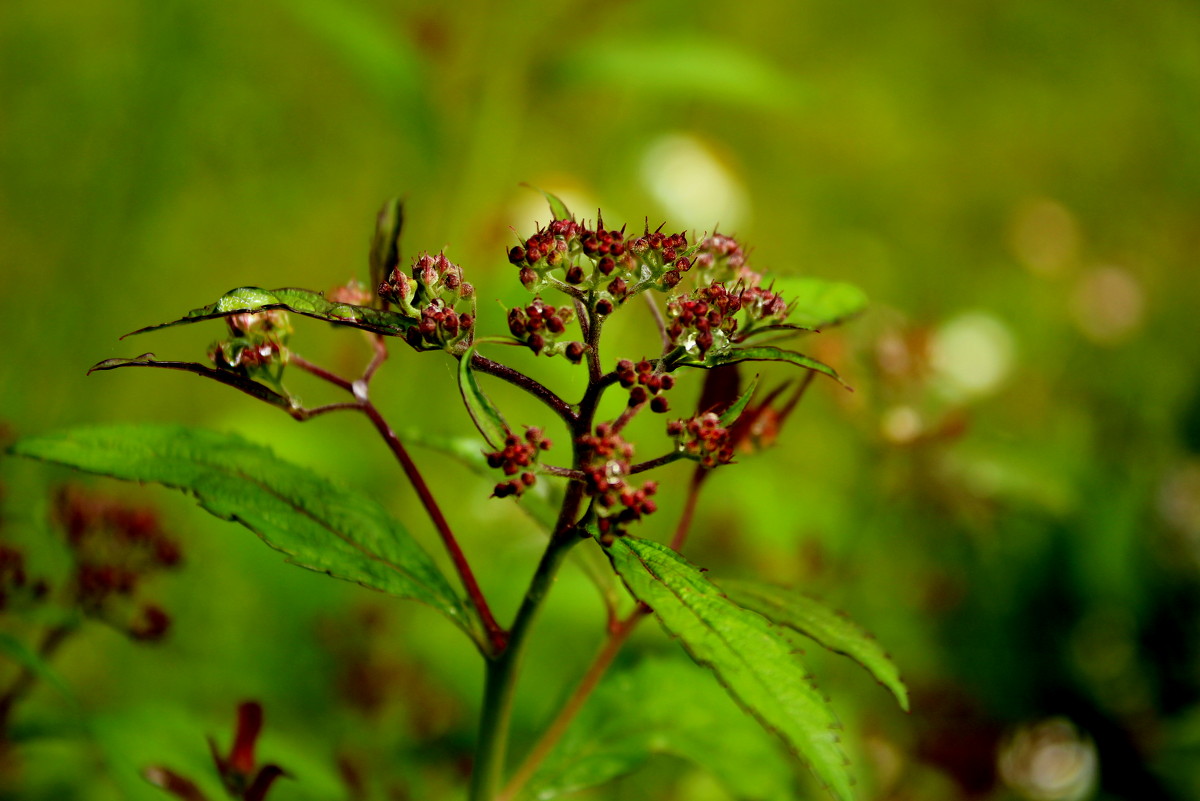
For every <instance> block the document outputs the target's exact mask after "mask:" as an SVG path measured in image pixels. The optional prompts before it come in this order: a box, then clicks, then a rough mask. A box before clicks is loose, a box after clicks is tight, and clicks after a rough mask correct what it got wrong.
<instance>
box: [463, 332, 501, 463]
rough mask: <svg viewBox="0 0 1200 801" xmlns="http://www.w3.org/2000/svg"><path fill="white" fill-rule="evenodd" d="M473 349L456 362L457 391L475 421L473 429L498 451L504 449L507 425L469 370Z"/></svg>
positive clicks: (473, 356) (473, 346)
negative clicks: (477, 430)
mask: <svg viewBox="0 0 1200 801" xmlns="http://www.w3.org/2000/svg"><path fill="white" fill-rule="evenodd" d="M475 348H476V345H472V346H471V347H469V348H467V350H466V352H465V353H463V355H462V358H460V359H459V360H458V390H459V392H461V393H462V399H463V403H464V404H466V406H467V412H469V413H470V415H471V419H472V420H474V421H475V427H476V428H477V429H479V433H480V434H483V438H484V439H485V440H487V443H488V445H490V446H492V448H493V449H495V450H499V449H500V448H503V447H504V440H505V438H506V437H507V436H508V431H509V428H508V424H507V423H505V422H504V417H503V416H501V414H500V410H499V409H497V408H496V405H495V404H494V403H492V401H491V400H490V399H489V398H488V396H487V395H484V394H483V390H481V389H480V388H479V382H478V381H476V380H475V371H474V370H473V369H472V368H471V361H472V360H473V359H474V358H475Z"/></svg>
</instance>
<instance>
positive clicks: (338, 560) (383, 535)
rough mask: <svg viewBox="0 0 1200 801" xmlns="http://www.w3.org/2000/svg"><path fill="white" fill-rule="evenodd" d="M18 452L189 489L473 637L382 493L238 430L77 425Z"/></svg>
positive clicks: (282, 547)
mask: <svg viewBox="0 0 1200 801" xmlns="http://www.w3.org/2000/svg"><path fill="white" fill-rule="evenodd" d="M11 450H12V452H13V453H15V454H17V455H20V456H29V457H32V458H35V459H41V460H43V461H47V462H52V463H54V464H61V465H66V466H68V467H74V468H76V469H77V470H84V471H86V472H90V473H98V474H100V475H106V476H112V477H114V478H120V479H124V480H126V481H139V482H154V483H158V484H162V485H164V486H167V487H172V488H174V489H179V490H183V491H184V492H187V493H189V494H190V495H193V496H195V498H196V499H197V500H198V501H199V502H200V506H201V507H202V508H203V509H204V510H205V511H208V512H210V513H212V514H213V515H216V516H217V517H219V518H221V519H223V520H230V521H233V522H236V523H241V524H242V525H243V526H245V527H246V528H248V529H250V530H251V531H253V532H254V533H255V534H257V535H258V536H259V537H261V538H262V540H263V541H264V542H266V543H267V544H268V545H270V546H271V547H272V548H275V549H276V550H279V551H282V552H283V553H285V554H287V555H288V561H290V562H292V563H293V564H296V565H299V566H301V567H306V568H308V569H310V570H316V571H318V572H322V573H328V574H329V575H331V576H333V577H335V578H340V579H345V580H347V581H353V582H356V583H358V584H361V585H363V586H364V587H370V588H371V589H376V590H381V591H383V592H386V593H388V594H390V595H394V596H396V597H399V598H410V599H413V600H416V601H420V602H422V603H425V604H428V605H429V606H432V607H433V608H434V609H437V610H438V611H440V612H442V613H443V614H445V615H446V616H447V617H448V618H450V620H452V621H454V623H456V624H457V625H458V626H459V627H460V628H462V629H463V630H464V631H466V632H467V633H468V634H471V635H472V636H474V631H473V629H472V628H471V624H470V622H469V621H470V618H469V616H468V615H467V613H466V610H465V608H464V606H463V604H462V603H461V602H460V601H459V599H458V598H457V597H456V595H455V593H454V590H453V589H451V587H450V584H449V582H448V581H447V580H446V578H445V576H443V575H442V573H441V571H439V570H438V568H437V566H436V565H435V564H434V563H433V561H432V560H431V559H430V558H429V556H428V554H426V553H425V551H423V550H422V549H421V547H420V545H418V544H417V542H416V540H414V539H413V538H412V536H411V535H410V534H409V533H408V532H407V531H406V530H405V529H404V528H403V527H402V526H401V525H400V524H399V523H398V522H397V521H395V520H394V519H392V518H391V516H389V515H388V513H387V512H386V511H385V510H384V508H383V507H382V506H380V505H379V504H378V503H376V502H375V501H373V500H371V499H370V498H368V497H366V496H365V495H362V494H360V493H358V492H354V491H352V490H349V489H347V488H344V487H340V486H338V485H335V484H333V483H332V482H330V481H328V480H326V479H324V478H321V477H320V476H318V475H316V474H314V473H313V472H312V471H310V470H309V469H307V468H304V467H300V466H298V465H294V464H291V463H289V462H286V461H284V460H282V459H280V458H279V457H277V456H276V455H275V454H274V453H272V452H271V450H270V449H268V448H265V447H263V446H262V445H257V444H255V443H252V442H248V441H246V440H244V439H242V438H241V437H238V436H235V435H233V434H221V433H218V432H214V431H206V430H203V429H197V428H187V427H184V426H173V425H157V424H144V425H112V426H98V427H95V428H77V429H73V430H69V431H65V432H60V433H56V434H47V435H45V436H41V437H30V438H26V439H22V440H20V441H18V442H17V443H16V444H15V445H13V446H12V448H11Z"/></svg>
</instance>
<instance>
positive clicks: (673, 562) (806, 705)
mask: <svg viewBox="0 0 1200 801" xmlns="http://www.w3.org/2000/svg"><path fill="white" fill-rule="evenodd" d="M608 552H609V556H610V558H611V559H612V562H613V567H614V568H615V569H616V571H617V573H618V575H620V577H621V580H622V581H623V582H625V586H626V587H628V588H629V591H630V592H631V593H633V596H634V597H635V598H637V599H638V600H640V601H642V602H643V603H645V604H647V605H649V606H650V608H651V609H653V610H654V613H655V615H657V616H658V619H659V621H660V622H661V623H662V625H663V628H665V629H666V630H667V631H668V632H669V633H671V634H672V635H674V636H675V637H677V638H678V639H679V641H680V642H681V643H682V644H683V647H684V648H686V649H687V651H688V653H689V654H690V655H691V657H692V659H694V660H696V662H698V663H699V664H701V665H704V666H705V667H707V668H709V669H710V670H712V671H713V673H714V674H715V675H716V677H717V679H718V680H719V681H720V682H721V684H722V685H723V686H724V687H725V689H726V690H727V691H728V692H729V694H730V695H732V696H733V697H734V699H736V700H737V701H738V703H740V704H741V705H742V707H743V708H745V709H746V711H747V712H749V713H750V714H752V715H754V717H755V718H757V719H758V721H759V723H761V724H762V725H763V726H764V727H765V728H767V729H768V730H770V731H773V732H775V733H776V734H777V735H779V737H780V738H781V739H782V740H783V741H784V742H785V743H786V744H787V745H788V746H789V747H790V748H792V749H793V750H794V751H795V752H796V754H797V755H799V756H800V757H801V758H802V759H803V760H804V761H805V762H806V763H807V764H808V766H809V767H810V768H811V769H812V772H813V774H814V775H815V776H816V777H817V778H818V779H819V780H820V781H821V782H822V783H823V784H824V785H825V786H826V788H828V790H829V791H830V793H832V794H833V796H834V797H835V798H837V799H839V801H850V799H852V798H853V791H852V790H851V785H852V784H853V781H852V780H851V778H850V774H849V771H848V770H847V764H848V763H847V760H846V757H845V755H844V754H843V753H842V750H841V748H840V747H839V745H838V742H839V738H838V734H837V730H838V729H840V728H841V726H840V724H839V723H838V722H837V719H836V718H835V717H834V716H833V713H832V712H831V711H830V709H829V706H828V705H827V703H826V701H825V697H824V696H823V695H822V694H821V693H820V692H819V691H818V690H817V689H816V688H815V687H814V686H813V684H812V678H811V676H809V675H808V674H807V673H806V672H805V669H804V666H803V665H802V664H801V663H800V661H799V659H798V658H797V656H796V654H795V653H794V652H793V648H792V644H791V641H790V637H789V633H788V632H787V631H786V630H781V629H778V628H777V627H776V626H775V625H774V624H772V623H771V622H769V621H768V620H767V619H766V618H764V617H763V616H762V615H760V614H758V613H757V612H752V611H750V610H748V609H743V608H742V607H740V606H738V605H737V604H735V603H734V602H733V601H731V600H729V598H727V597H726V596H725V594H724V593H723V592H722V591H721V590H720V589H719V588H718V587H716V586H715V585H714V584H712V583H711V582H709V581H708V579H706V578H705V577H704V574H703V573H702V572H701V571H700V569H699V568H697V567H696V566H695V565H692V564H690V563H689V562H687V561H686V560H685V559H684V558H683V557H681V556H680V555H679V554H677V553H676V552H675V551H672V550H671V549H670V548H668V547H666V546H665V545H661V544H659V543H657V542H653V541H651V540H643V539H638V538H636V537H630V536H625V537H619V538H617V539H616V540H614V542H613V544H612V545H611V546H610V547H609V549H608Z"/></svg>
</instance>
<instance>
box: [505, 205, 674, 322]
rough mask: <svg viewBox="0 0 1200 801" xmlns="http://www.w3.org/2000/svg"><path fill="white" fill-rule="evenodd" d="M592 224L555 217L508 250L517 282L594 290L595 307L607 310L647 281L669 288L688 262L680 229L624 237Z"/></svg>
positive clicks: (538, 287)
mask: <svg viewBox="0 0 1200 801" xmlns="http://www.w3.org/2000/svg"><path fill="white" fill-rule="evenodd" d="M597 218H598V221H597V223H596V227H595V228H589V227H588V226H587V225H585V224H583V223H580V222H576V221H575V220H555V221H554V222H552V223H550V224H549V225H548V226H546V227H545V228H540V229H538V231H537V232H536V233H534V234H533V236H531V237H529V238H528V239H526V240H525V241H524V243H523V244H521V245H517V246H516V247H513V248H512V249H511V250H509V252H508V260H509V262H511V263H512V264H513V265H515V266H517V267H519V268H520V278H521V283H522V284H524V285H525V287H526V288H527V289H529V290H530V291H533V292H538V291H541V290H542V289H543V288H544V287H545V286H547V285H549V284H552V283H558V285H559V286H560V287H563V286H565V287H568V288H569V287H577V288H579V290H580V291H585V290H586V291H591V292H594V293H596V298H595V309H596V312H597V313H598V314H600V315H601V316H603V315H606V314H610V313H611V312H612V310H613V309H614V308H615V307H616V306H619V305H620V304H621V303H623V302H624V301H625V300H626V299H627V298H628V297H629V296H630V295H633V294H636V293H637V292H640V291H642V290H644V289H648V288H650V287H657V288H658V289H661V290H664V291H665V290H669V289H671V288H673V287H674V286H676V285H677V284H678V283H679V282H680V280H681V279H682V277H683V273H685V272H687V271H688V270H689V269H690V268H691V266H692V264H691V260H690V258H689V257H690V255H691V251H690V250H688V243H687V237H686V236H685V235H684V234H683V233H676V234H664V233H662V232H661V230H657V231H650V228H649V226H648V225H647V226H646V231H645V233H644V234H643V235H642V236H638V237H635V238H627V237H626V235H625V229H624V228H623V227H622V228H621V229H620V230H610V229H608V228H605V226H604V220H603V218H602V217H599V215H597Z"/></svg>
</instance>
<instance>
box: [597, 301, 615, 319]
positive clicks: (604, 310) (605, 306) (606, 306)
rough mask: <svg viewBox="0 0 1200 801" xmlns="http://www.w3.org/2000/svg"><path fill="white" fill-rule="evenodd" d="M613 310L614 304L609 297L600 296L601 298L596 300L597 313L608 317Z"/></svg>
mask: <svg viewBox="0 0 1200 801" xmlns="http://www.w3.org/2000/svg"><path fill="white" fill-rule="evenodd" d="M612 312H613V305H612V301H611V300H609V299H608V298H600V300H598V301H596V314H598V315H600V316H601V317H607V316H608V315H610V314H612Z"/></svg>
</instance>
